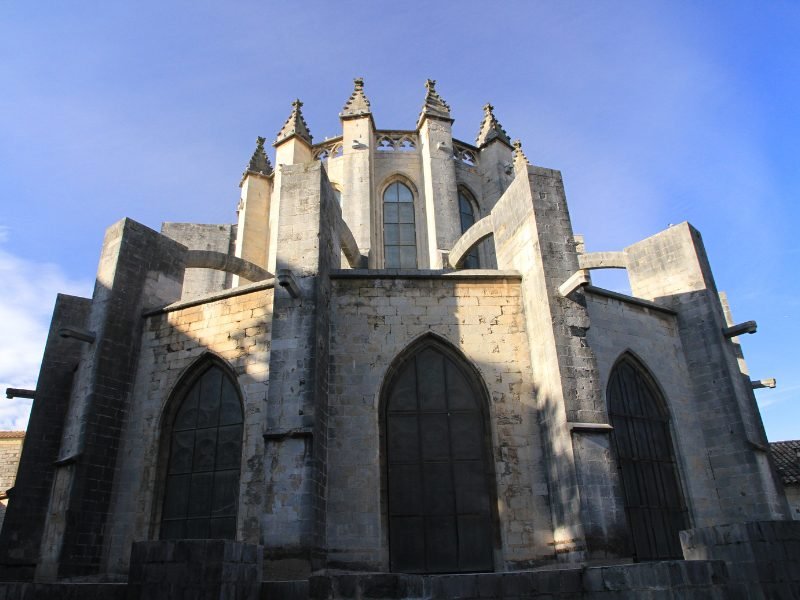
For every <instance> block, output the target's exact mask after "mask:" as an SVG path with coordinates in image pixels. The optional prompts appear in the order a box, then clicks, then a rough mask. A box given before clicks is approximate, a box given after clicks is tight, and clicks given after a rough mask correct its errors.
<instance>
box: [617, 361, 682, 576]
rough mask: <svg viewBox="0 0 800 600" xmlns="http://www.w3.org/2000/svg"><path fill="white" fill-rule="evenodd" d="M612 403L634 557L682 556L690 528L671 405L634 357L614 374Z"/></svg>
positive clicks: (649, 558)
mask: <svg viewBox="0 0 800 600" xmlns="http://www.w3.org/2000/svg"><path fill="white" fill-rule="evenodd" d="M607 399H608V413H609V417H610V419H611V425H612V426H613V428H614V429H613V433H612V437H613V440H614V449H615V451H616V455H617V466H618V468H619V472H620V475H621V477H622V486H623V492H624V495H625V512H626V513H627V516H628V524H629V526H630V530H631V537H632V541H633V553H634V557H635V558H636V560H640V561H641V560H665V559H670V558H682V556H683V553H682V551H681V543H680V539H679V538H678V532H679V531H680V530H681V529H686V528H687V518H686V504H685V502H684V500H683V493H682V491H681V485H680V481H679V479H678V470H677V465H676V464H675V453H674V452H673V448H672V435H671V431H670V422H669V412H668V411H667V405H666V402H665V401H664V398H663V396H662V395H661V393H660V392H659V390H658V387H657V386H656V384H655V382H654V380H653V378H652V377H651V376H650V375H649V373H648V372H647V371H646V370H645V368H644V367H643V366H642V365H641V364H640V363H639V362H638V361H637V360H636V359H634V358H633V357H632V356H631V355H625V356H623V357H622V358H621V359H620V360H619V362H618V363H617V364H616V366H615V367H614V369H613V371H612V372H611V377H610V381H609V383H608V392H607Z"/></svg>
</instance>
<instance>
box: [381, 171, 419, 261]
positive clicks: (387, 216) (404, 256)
mask: <svg viewBox="0 0 800 600" xmlns="http://www.w3.org/2000/svg"><path fill="white" fill-rule="evenodd" d="M383 255H384V266H385V267H386V268H387V269H416V268H417V233H416V226H415V223H414V194H412V192H411V190H410V189H409V188H408V187H407V186H405V185H403V184H402V183H400V182H399V181H395V182H394V183H392V184H391V185H390V186H389V187H388V188H386V191H385V192H383Z"/></svg>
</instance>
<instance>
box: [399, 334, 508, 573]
mask: <svg viewBox="0 0 800 600" xmlns="http://www.w3.org/2000/svg"><path fill="white" fill-rule="evenodd" d="M388 390H389V392H388V401H387V404H386V412H385V415H384V418H385V430H384V431H385V432H386V458H387V460H386V464H387V469H388V471H387V483H388V509H389V552H390V562H391V568H392V570H393V571H399V572H405V573H448V572H466V571H491V570H492V567H493V559H492V552H493V547H494V545H493V542H492V516H491V488H490V485H491V478H490V477H489V468H490V467H489V460H490V459H489V458H488V456H487V454H488V452H487V449H486V434H485V433H486V432H485V429H484V421H483V415H482V412H481V409H480V404H479V398H478V396H477V394H476V392H475V387H474V385H473V383H471V382H470V380H468V379H467V376H466V375H465V373H464V371H463V369H462V368H461V367H459V366H457V364H456V362H455V361H453V360H452V359H451V358H450V356H449V355H446V354H445V353H444V352H441V351H440V350H439V349H438V348H436V346H433V345H429V346H427V347H425V348H424V349H422V350H421V351H420V352H418V353H417V354H415V355H414V356H412V357H411V358H409V359H408V360H407V361H406V362H405V363H404V364H403V365H401V367H400V368H399V369H398V371H397V373H396V375H395V376H394V378H393V380H392V381H391V382H390V384H389V388H388Z"/></svg>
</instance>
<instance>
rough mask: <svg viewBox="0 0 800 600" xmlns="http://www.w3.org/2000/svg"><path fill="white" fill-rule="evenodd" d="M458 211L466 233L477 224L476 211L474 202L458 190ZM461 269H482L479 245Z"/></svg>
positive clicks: (462, 191)
mask: <svg viewBox="0 0 800 600" xmlns="http://www.w3.org/2000/svg"><path fill="white" fill-rule="evenodd" d="M458 210H459V212H460V213H461V233H464V232H466V231H467V229H469V228H470V227H472V226H473V225H474V224H475V209H474V208H473V204H472V200H470V198H469V196H468V195H467V193H466V192H465V191H464V190H461V189H459V190H458ZM461 267H462V268H464V269H478V268H480V260H479V259H478V246H477V245H476V246H474V247H473V248H472V250H470V252H469V254H467V255H466V256H465V257H464V259H463V260H462V261H461Z"/></svg>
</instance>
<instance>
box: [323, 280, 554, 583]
mask: <svg viewBox="0 0 800 600" xmlns="http://www.w3.org/2000/svg"><path fill="white" fill-rule="evenodd" d="M348 273H351V275H350V276H348ZM482 273H483V274H482V275H475V276H474V277H469V276H466V275H446V276H442V275H435V274H431V275H424V274H420V275H419V276H417V277H403V276H400V275H397V276H393V275H391V274H390V273H389V272H386V271H369V272H364V271H362V272H360V273H354V272H351V271H340V272H338V273H334V274H333V275H332V277H333V300H332V312H331V349H330V354H331V363H330V365H331V366H330V396H329V410H330V416H329V452H328V490H329V492H328V526H327V541H328V557H329V566H330V567H332V568H358V569H374V570H387V569H388V539H387V533H388V532H387V526H386V519H385V514H384V511H385V498H384V496H383V494H384V493H385V490H383V489H382V488H383V485H382V483H381V479H382V475H381V463H380V452H381V450H380V442H379V437H380V425H379V419H380V406H379V403H380V397H379V396H380V390H381V385H382V383H383V380H384V377H385V374H386V372H387V369H388V368H389V366H390V364H391V363H392V361H393V360H394V359H395V357H396V356H397V355H398V354H399V353H400V352H401V351H402V350H403V349H404V348H406V347H407V346H408V345H409V344H411V343H412V342H414V341H415V340H417V339H419V338H420V337H421V336H425V335H430V334H433V335H436V336H439V338H441V339H443V340H445V341H446V342H447V343H449V344H451V345H452V346H453V347H454V348H456V349H457V350H458V351H460V352H461V353H462V354H463V355H464V357H465V358H466V360H467V361H468V362H470V363H471V364H472V365H473V366H474V367H475V368H476V369H477V371H478V372H479V373H480V375H481V377H482V378H483V381H484V383H485V385H486V389H487V391H488V394H489V407H488V408H489V410H488V414H489V420H490V422H491V424H490V429H491V435H492V451H493V455H494V464H495V472H496V479H497V482H496V483H497V503H498V513H499V515H500V538H501V540H502V542H501V547H500V548H497V549H496V552H495V568H497V569H501V570H502V569H504V568H525V567H526V566H530V565H533V564H538V563H539V562H541V561H544V560H548V559H552V558H553V557H554V549H553V546H552V539H553V537H552V528H551V524H550V511H549V499H548V489H547V484H546V477H545V473H544V465H543V456H542V450H541V446H542V443H541V439H540V433H539V425H538V418H537V412H536V408H535V406H534V398H533V389H532V387H531V383H530V381H531V376H530V362H529V360H530V359H529V356H530V354H529V351H528V342H527V336H526V334H525V320H524V317H523V315H522V312H521V311H522V305H521V297H520V286H519V277H518V276H517V275H516V274H513V273H502V272H493V273H491V272H485V271H484V272H482Z"/></svg>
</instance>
